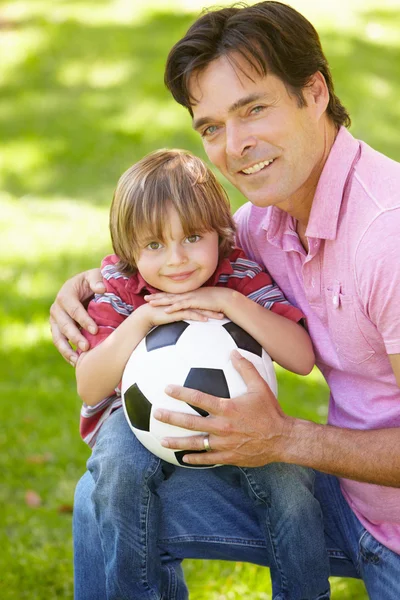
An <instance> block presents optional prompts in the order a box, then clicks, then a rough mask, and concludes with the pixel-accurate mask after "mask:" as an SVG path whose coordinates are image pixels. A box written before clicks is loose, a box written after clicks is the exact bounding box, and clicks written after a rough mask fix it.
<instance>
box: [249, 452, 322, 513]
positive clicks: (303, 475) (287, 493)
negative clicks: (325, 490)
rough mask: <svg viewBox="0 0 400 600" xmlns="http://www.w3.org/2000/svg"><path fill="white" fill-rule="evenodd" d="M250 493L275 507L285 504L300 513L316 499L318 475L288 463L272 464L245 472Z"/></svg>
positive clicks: (305, 468)
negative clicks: (306, 503) (315, 490)
mask: <svg viewBox="0 0 400 600" xmlns="http://www.w3.org/2000/svg"><path fill="white" fill-rule="evenodd" d="M241 471H242V472H243V474H244V476H245V478H246V480H247V484H248V487H249V490H248V491H249V493H250V495H252V496H253V497H254V498H255V499H256V500H258V501H260V502H262V503H264V504H267V506H269V507H271V506H274V505H282V504H285V505H286V506H287V508H288V509H289V508H290V507H291V509H292V510H296V508H298V509H300V508H301V505H302V503H303V502H309V500H310V498H311V497H314V481H315V473H314V471H313V470H312V469H308V468H307V467H301V466H298V465H291V464H287V463H271V464H269V465H266V466H264V467H256V468H242V469H241Z"/></svg>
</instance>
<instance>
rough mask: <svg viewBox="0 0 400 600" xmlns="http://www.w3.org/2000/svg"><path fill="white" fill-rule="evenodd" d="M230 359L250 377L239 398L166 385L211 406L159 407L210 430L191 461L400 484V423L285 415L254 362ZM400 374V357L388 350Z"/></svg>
mask: <svg viewBox="0 0 400 600" xmlns="http://www.w3.org/2000/svg"><path fill="white" fill-rule="evenodd" d="M232 361H233V364H234V366H235V368H236V369H237V370H238V372H239V373H240V375H241V376H242V377H243V379H244V381H245V382H246V385H247V393H246V394H244V395H243V396H239V397H237V398H230V399H229V398H228V399H225V398H216V397H214V396H209V395H207V394H203V393H202V392H199V391H196V390H189V389H187V388H181V387H178V386H169V387H168V388H167V390H166V391H167V393H168V394H169V395H170V396H172V397H174V398H176V399H178V400H182V401H184V402H187V403H189V404H194V405H196V406H198V407H199V408H203V409H205V410H207V411H208V412H209V413H210V417H208V418H207V419H204V418H203V417H196V416H193V415H187V414H182V413H172V412H168V411H166V410H163V409H158V410H157V411H156V413H155V417H156V418H157V419H159V420H162V421H164V422H165V423H170V424H173V425H177V426H178V427H184V428H186V429H190V430H197V431H199V430H200V431H204V432H207V433H209V434H210V435H209V442H210V446H211V448H212V451H211V452H208V453H206V454H204V453H202V454H198V455H196V454H193V455H187V460H185V462H187V463H188V464H197V463H202V464H210V465H211V464H231V465H237V466H247V467H258V466H262V465H266V464H268V463H271V462H287V463H294V464H299V465H304V466H308V467H312V468H313V469H317V470H319V471H323V472H325V473H331V474H333V475H336V476H339V477H345V478H348V479H354V480H357V481H364V482H369V483H374V484H377V485H385V486H392V487H400V454H399V452H398V448H399V444H400V428H393V429H378V430H370V431H359V430H353V429H342V428H339V427H333V426H330V425H319V424H317V423H313V422H311V421H304V420H301V419H295V418H293V417H289V416H287V415H285V414H284V413H283V411H282V409H281V407H280V406H279V404H278V401H277V400H276V398H275V396H274V395H273V393H272V392H271V390H270V389H269V387H268V385H267V384H266V382H265V381H264V380H263V379H262V378H261V377H260V376H259V374H258V373H257V371H256V369H255V367H254V366H253V365H252V364H251V363H250V362H249V361H247V360H246V359H244V358H243V357H241V356H240V354H239V353H237V352H234V353H233V355H232ZM391 362H392V364H393V365H394V369H395V375H396V378H397V379H400V368H399V364H400V358H399V355H396V357H394V356H391ZM203 439H204V436H193V437H185V438H168V439H166V440H165V443H163V445H165V446H167V447H171V448H176V449H183V450H184V449H186V450H189V451H190V450H203V449H204V443H203Z"/></svg>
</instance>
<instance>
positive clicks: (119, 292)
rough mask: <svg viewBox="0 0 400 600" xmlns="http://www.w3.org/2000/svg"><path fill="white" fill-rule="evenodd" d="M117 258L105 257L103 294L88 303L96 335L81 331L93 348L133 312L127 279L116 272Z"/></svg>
mask: <svg viewBox="0 0 400 600" xmlns="http://www.w3.org/2000/svg"><path fill="white" fill-rule="evenodd" d="M117 263H118V257H117V256H115V255H110V256H106V257H105V258H104V260H103V261H102V263H101V274H102V277H103V284H104V286H105V288H106V291H105V292H104V294H96V295H95V296H94V298H93V300H91V301H90V302H89V306H88V313H89V315H90V316H91V317H92V319H93V320H94V321H95V323H96V324H97V326H98V332H97V334H96V335H93V334H91V333H89V332H88V331H85V330H82V334H83V335H84V336H85V337H86V339H87V340H88V341H89V343H90V347H91V348H94V347H95V346H98V345H99V344H100V343H101V342H102V341H104V340H105V339H106V338H107V337H108V336H109V335H110V334H111V333H112V332H113V331H114V330H115V329H116V328H117V327H118V325H120V324H121V323H122V322H123V321H124V320H125V319H126V318H127V317H128V316H129V315H130V314H131V313H132V311H133V306H132V304H131V303H130V295H129V293H128V290H127V283H128V281H129V277H128V276H126V275H124V274H123V273H121V272H120V271H119V270H118V267H117Z"/></svg>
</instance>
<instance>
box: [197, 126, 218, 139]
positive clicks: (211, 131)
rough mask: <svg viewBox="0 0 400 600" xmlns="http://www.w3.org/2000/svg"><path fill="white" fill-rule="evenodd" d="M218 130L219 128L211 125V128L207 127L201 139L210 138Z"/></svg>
mask: <svg viewBox="0 0 400 600" xmlns="http://www.w3.org/2000/svg"><path fill="white" fill-rule="evenodd" d="M217 129H218V127H217V126H216V125H210V126H209V127H206V129H203V131H202V132H201V137H208V136H210V135H212V134H213V133H215V132H216V131H217Z"/></svg>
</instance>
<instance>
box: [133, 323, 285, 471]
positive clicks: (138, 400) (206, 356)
mask: <svg viewBox="0 0 400 600" xmlns="http://www.w3.org/2000/svg"><path fill="white" fill-rule="evenodd" d="M233 349H237V350H239V352H240V353H241V354H242V355H243V356H245V358H247V359H248V360H250V361H251V362H252V363H253V364H254V365H255V367H256V368H257V370H258V372H259V373H260V375H261V376H262V377H263V378H264V379H265V380H266V381H267V382H268V384H269V385H270V387H271V389H272V391H273V392H274V393H275V394H276V390H277V385H276V377H275V371H274V367H273V363H272V361H271V359H270V357H269V356H268V354H267V353H266V352H265V351H264V350H263V349H262V348H261V346H260V345H259V344H258V343H257V342H256V341H255V340H254V339H253V338H252V337H251V336H249V334H248V333H246V332H245V331H244V330H242V329H241V328H240V327H238V326H237V325H235V324H234V323H232V322H231V321H229V320H228V319H222V320H213V319H210V320H209V321H207V322H199V321H180V322H178V323H170V324H167V325H162V326H160V327H156V328H155V329H154V330H152V331H151V332H150V333H149V334H148V335H147V336H146V338H145V339H144V340H142V342H141V343H140V344H139V345H138V346H137V348H136V349H135V350H134V351H133V353H132V355H131V357H130V358H129V360H128V362H127V364H126V367H125V370H124V374H123V377H122V400H123V408H124V411H125V415H126V417H127V420H128V423H129V425H130V427H131V429H132V431H133V432H134V433H135V435H136V436H137V438H138V439H139V440H140V441H141V442H142V444H143V445H144V446H145V447H146V448H147V449H148V450H150V452H153V453H154V454H156V455H157V456H159V457H160V458H162V459H163V460H166V461H168V462H170V463H172V464H175V465H180V466H186V467H187V466H188V465H185V464H183V463H182V456H183V455H184V454H185V452H183V451H175V450H171V449H168V448H163V446H161V444H160V442H159V440H160V439H161V438H163V437H187V436H190V435H195V434H196V432H193V431H188V430H185V429H181V428H178V427H173V426H172V425H168V424H166V423H162V422H161V421H157V420H156V419H154V416H153V413H154V410H156V409H157V408H158V407H162V408H166V409H168V410H171V411H175V412H185V413H189V414H193V415H196V416H199V412H198V411H196V410H195V409H194V408H192V407H191V406H190V405H188V404H186V403H184V402H180V401H178V400H175V399H173V398H171V397H170V396H167V395H166V394H165V392H164V389H165V387H166V386H167V385H168V384H171V383H173V384H177V385H182V386H183V385H185V384H186V386H187V387H192V388H194V389H199V390H201V391H204V392H206V393H210V394H213V395H215V396H220V397H231V398H233V397H236V396H239V395H241V394H243V393H244V392H245V391H246V386H245V384H244V381H243V380H242V378H241V376H240V375H239V373H238V372H237V371H236V370H235V369H234V368H233V365H232V362H231V360H230V354H231V352H232V350H233ZM200 414H201V411H200ZM202 418H204V419H206V418H207V416H202ZM197 433H200V432H197ZM197 468H198V467H197Z"/></svg>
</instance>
